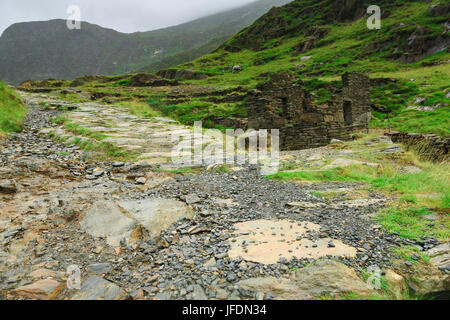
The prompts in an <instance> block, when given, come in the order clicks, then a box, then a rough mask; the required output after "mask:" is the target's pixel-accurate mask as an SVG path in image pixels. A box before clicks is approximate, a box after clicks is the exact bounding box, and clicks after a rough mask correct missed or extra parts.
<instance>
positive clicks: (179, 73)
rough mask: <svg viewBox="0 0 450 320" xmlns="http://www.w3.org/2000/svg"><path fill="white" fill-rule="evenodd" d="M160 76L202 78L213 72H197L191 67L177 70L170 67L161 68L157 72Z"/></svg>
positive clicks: (187, 78) (168, 77)
mask: <svg viewBox="0 0 450 320" xmlns="http://www.w3.org/2000/svg"><path fill="white" fill-rule="evenodd" d="M156 74H157V75H158V76H160V77H162V78H166V79H185V80H202V79H206V78H208V77H209V76H212V74H206V73H200V72H195V71H192V70H189V69H186V70H177V69H168V70H161V71H158V72H157V73H156Z"/></svg>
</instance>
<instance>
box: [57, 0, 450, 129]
mask: <svg viewBox="0 0 450 320" xmlns="http://www.w3.org/2000/svg"><path fill="white" fill-rule="evenodd" d="M371 4H377V5H379V6H380V8H381V9H382V28H381V30H369V29H368V28H367V24H366V20H367V18H368V16H367V15H366V14H365V12H366V8H367V4H366V3H365V2H364V1H363V0H295V1H292V2H290V3H288V4H287V5H285V6H283V7H280V8H273V9H272V10H270V11H269V12H268V13H267V14H266V15H264V16H262V17H261V18H260V19H258V20H257V21H256V22H255V23H254V24H253V25H251V26H249V27H247V28H245V29H244V30H242V31H241V32H239V33H238V34H237V35H236V36H235V37H233V38H232V39H230V40H228V41H226V42H225V43H224V44H222V45H221V46H220V47H219V48H218V49H216V50H215V51H214V52H212V53H210V54H207V55H204V56H202V57H201V58H199V59H197V60H194V61H191V62H188V63H185V64H181V65H179V66H177V67H175V68H172V69H175V71H176V70H181V71H183V72H189V73H190V74H191V75H192V74H196V75H200V76H199V77H193V78H192V77H191V78H190V79H191V80H186V77H184V79H183V78H180V79H176V80H177V81H178V83H179V84H180V86H174V84H172V85H171V86H167V87H164V86H156V87H154V86H149V87H145V88H140V89H136V88H133V89H131V88H129V87H132V86H133V85H132V83H133V81H132V78H133V75H129V76H124V77H120V79H119V78H117V79H115V78H111V77H110V78H108V79H106V80H105V79H101V80H99V79H94V80H93V81H91V82H88V83H85V84H84V86H83V87H84V88H83V89H84V90H87V91H90V92H93V93H103V94H104V95H105V98H104V99H103V101H104V102H108V101H111V100H113V101H114V99H111V96H116V98H117V99H115V100H126V99H131V100H135V99H137V100H140V101H141V102H147V103H148V104H149V105H150V106H151V107H152V108H153V109H155V110H157V111H159V112H161V113H162V114H163V115H164V116H168V117H173V118H175V119H177V120H179V121H181V122H183V123H186V124H192V123H193V121H195V120H204V121H205V125H207V126H215V127H221V126H220V125H217V124H215V122H214V118H217V117H222V118H224V117H225V118H229V117H231V118H233V117H237V118H239V117H245V116H246V115H247V114H246V112H247V111H246V110H247V108H246V107H247V106H246V101H245V96H246V93H247V92H249V91H250V90H252V89H253V88H255V87H256V86H258V85H259V84H261V83H263V82H266V81H267V80H268V79H269V78H270V76H271V74H273V73H275V72H279V71H287V72H290V73H292V74H294V75H295V76H296V77H297V78H298V79H299V81H301V82H302V84H303V86H304V87H305V88H306V89H308V90H309V91H310V92H311V93H312V95H313V97H314V100H315V102H316V104H321V103H326V102H327V101H329V100H330V99H331V97H332V90H333V89H332V88H331V87H336V88H339V86H340V85H341V75H342V74H343V73H345V72H348V71H358V72H363V73H366V74H368V75H369V76H370V78H371V79H372V82H373V86H372V92H371V99H372V103H373V116H374V117H373V120H372V122H371V126H372V127H373V128H384V129H386V128H387V127H388V125H389V123H390V124H391V127H392V129H398V130H402V131H408V132H419V133H437V134H439V135H443V136H448V135H449V133H450V129H449V128H450V126H449V119H450V117H449V112H450V111H449V105H448V104H449V102H450V86H449V83H450V65H449V61H450V53H449V49H448V45H449V43H450V36H449V29H448V25H450V22H449V19H448V17H449V13H450V1H449V0H446V1H442V0H435V1H431V2H428V1H419V0H395V1H392V0H389V1H388V0H377V1H373V2H372V3H371ZM186 56H188V54H186ZM190 57H191V58H192V56H190ZM184 58H186V57H180V56H177V55H175V56H173V57H172V58H171V59H173V60H172V61H169V64H171V63H175V62H178V61H181V60H182V59H184ZM236 65H239V66H241V68H242V70H241V71H239V72H233V68H232V66H236ZM166 66H167V64H165V62H164V61H162V62H161V63H160V65H159V67H166ZM150 70H154V69H151V68H150ZM183 72H181V73H180V74H182V73H183ZM206 75H209V76H206ZM68 85H69V84H68V83H64V84H62V86H68ZM133 92H134V93H133Z"/></svg>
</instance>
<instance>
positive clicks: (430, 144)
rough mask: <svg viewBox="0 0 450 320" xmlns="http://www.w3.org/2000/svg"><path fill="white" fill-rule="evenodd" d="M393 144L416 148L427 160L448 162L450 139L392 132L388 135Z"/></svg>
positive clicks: (433, 135)
mask: <svg viewBox="0 0 450 320" xmlns="http://www.w3.org/2000/svg"><path fill="white" fill-rule="evenodd" d="M387 135H388V136H389V137H391V140H392V141H393V142H400V143H403V144H404V145H405V146H406V147H408V148H414V149H415V150H416V152H417V153H418V154H420V156H421V157H422V158H424V159H425V160H430V161H436V162H441V161H445V160H448V158H449V150H450V138H441V137H439V136H437V135H435V134H419V133H407V132H391V133H388V134H387Z"/></svg>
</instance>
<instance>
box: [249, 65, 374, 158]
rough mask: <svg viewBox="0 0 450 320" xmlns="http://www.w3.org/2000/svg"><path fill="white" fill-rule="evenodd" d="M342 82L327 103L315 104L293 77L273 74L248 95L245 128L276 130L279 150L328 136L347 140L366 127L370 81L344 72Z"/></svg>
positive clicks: (318, 141)
mask: <svg viewBox="0 0 450 320" xmlns="http://www.w3.org/2000/svg"><path fill="white" fill-rule="evenodd" d="M342 81H343V88H342V90H341V91H339V92H338V93H336V94H335V95H334V96H333V98H332V101H331V102H330V103H328V104H325V105H320V106H316V105H314V103H313V100H312V97H311V94H310V93H309V92H308V91H306V90H305V89H303V88H302V87H301V84H300V83H296V82H295V78H294V77H293V76H291V75H289V74H286V73H279V74H276V75H274V76H272V79H271V80H270V81H269V82H267V83H265V84H263V85H262V86H260V87H258V88H257V90H255V91H254V92H252V93H251V94H250V95H249V96H248V98H247V104H248V115H249V121H248V127H249V128H251V129H255V130H259V129H279V130H280V148H281V149H282V150H296V149H305V148H313V147H319V146H323V145H326V144H328V143H329V142H330V141H331V139H340V140H349V139H350V135H351V133H353V132H354V131H357V130H361V129H365V128H368V122H369V119H370V80H369V78H368V77H366V76H364V75H362V74H358V73H347V74H345V75H343V77H342Z"/></svg>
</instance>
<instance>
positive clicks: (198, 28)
mask: <svg viewBox="0 0 450 320" xmlns="http://www.w3.org/2000/svg"><path fill="white" fill-rule="evenodd" d="M289 1H291V0H260V1H256V2H254V3H250V4H248V5H246V6H243V7H240V8H236V9H233V10H228V11H224V12H221V13H218V14H214V15H211V16H208V17H204V18H201V19H197V20H195V21H192V22H188V23H184V24H181V25H178V26H173V27H168V28H164V29H159V30H154V31H149V32H136V33H131V34H125V33H120V32H117V31H114V30H111V29H106V28H102V27H100V26H97V25H94V24H90V23H87V22H83V23H82V25H81V29H80V30H69V29H67V27H66V21H65V20H51V21H43V22H26V23H17V24H14V25H12V26H10V27H9V28H8V29H7V30H5V31H4V33H3V34H2V36H1V37H0V52H2V54H1V55H0V79H2V80H4V81H6V82H8V83H12V84H18V83H20V82H22V81H25V80H30V79H31V80H43V79H48V78H56V79H73V78H75V77H78V76H82V75H99V74H100V75H104V74H124V73H130V72H136V71H138V70H140V69H142V68H145V67H147V66H149V65H153V67H152V66H150V67H148V68H150V69H151V70H152V71H157V70H155V69H154V68H155V66H156V68H157V67H158V63H163V65H164V66H165V67H166V66H172V65H174V64H175V65H176V64H179V63H183V62H185V61H187V59H195V58H197V57H199V56H201V55H203V54H205V53H207V52H210V51H211V50H214V49H215V48H216V47H217V46H218V45H219V44H220V43H222V42H223V41H224V40H226V39H229V38H230V37H232V36H233V34H235V33H236V32H238V31H239V30H241V29H242V28H244V27H246V26H248V25H250V24H251V23H253V22H254V21H255V20H256V19H257V18H258V17H260V16H261V15H263V14H264V13H265V12H267V10H269V9H270V8H271V7H273V6H276V5H283V4H285V3H287V2H289ZM208 43H209V44H210V45H208ZM211 44H212V46H211ZM186 51H188V53H187V54H186V55H183V53H184V52H186ZM172 56H177V57H178V58H174V59H170V57H172ZM172 63H174V64H172ZM154 64H156V65H154Z"/></svg>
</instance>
